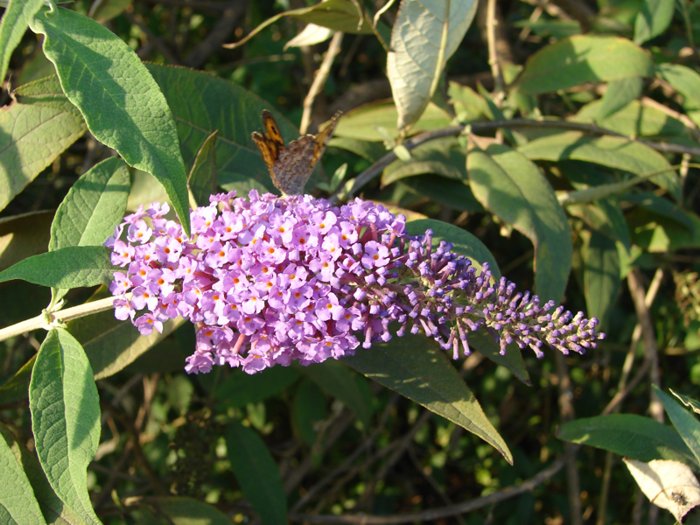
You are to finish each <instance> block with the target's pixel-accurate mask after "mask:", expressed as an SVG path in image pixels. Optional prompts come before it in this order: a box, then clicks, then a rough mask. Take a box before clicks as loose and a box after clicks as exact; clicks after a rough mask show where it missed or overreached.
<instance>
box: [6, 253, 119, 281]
mask: <svg viewBox="0 0 700 525" xmlns="http://www.w3.org/2000/svg"><path fill="white" fill-rule="evenodd" d="M112 271H113V268H112V264H111V263H110V261H109V252H108V250H107V248H104V247H102V246H68V247H66V248H61V249H59V250H55V251H53V252H47V253H42V254H40V255H34V256H32V257H28V258H26V259H23V260H21V261H20V262H18V263H16V264H13V265H12V266H10V267H9V268H7V269H6V270H3V271H2V272H0V282H4V281H12V280H13V279H21V280H22V281H27V282H30V283H33V284H38V285H41V286H51V287H54V288H77V287H80V286H94V285H96V284H100V283H103V282H106V281H108V280H109V279H110V278H111V276H112Z"/></svg>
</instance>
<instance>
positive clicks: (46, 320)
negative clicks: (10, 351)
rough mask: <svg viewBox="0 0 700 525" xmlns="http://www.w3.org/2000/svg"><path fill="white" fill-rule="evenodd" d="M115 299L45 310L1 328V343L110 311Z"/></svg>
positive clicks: (108, 298)
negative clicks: (58, 324)
mask: <svg viewBox="0 0 700 525" xmlns="http://www.w3.org/2000/svg"><path fill="white" fill-rule="evenodd" d="M114 299H115V298H114V297H111V296H110V297H105V298H104V299H98V300H97V301H91V302H89V303H85V304H80V305H78V306H73V307H71V308H66V309H65V310H58V311H56V312H47V311H46V310H44V311H43V312H42V313H41V314H39V315H37V316H36V317H32V318H31V319H26V320H24V321H20V322H19V323H16V324H13V325H10V326H6V327H5V328H0V341H4V340H6V339H9V338H10V337H15V336H18V335H21V334H23V333H26V332H31V331H33V330H38V329H40V328H43V329H44V330H50V329H51V328H52V327H53V326H54V325H55V324H57V323H61V322H66V321H71V320H73V319H78V318H79V317H85V316H87V315H91V314H96V313H98V312H103V311H105V310H109V309H111V308H112V307H113V306H114Z"/></svg>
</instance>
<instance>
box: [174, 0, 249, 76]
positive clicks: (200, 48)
mask: <svg viewBox="0 0 700 525" xmlns="http://www.w3.org/2000/svg"><path fill="white" fill-rule="evenodd" d="M247 4H248V2H244V1H240V0H239V1H238V2H234V3H232V4H231V7H227V8H226V9H224V10H223V12H222V13H221V15H220V17H219V19H218V21H217V22H216V24H214V27H212V28H211V29H210V30H209V32H208V33H207V36H206V38H204V39H203V40H202V41H200V42H199V43H198V44H197V45H195V46H194V48H193V49H192V51H190V52H189V53H188V54H187V56H186V57H185V59H184V60H183V64H184V65H186V66H189V67H192V68H199V67H201V66H202V65H203V64H204V63H206V61H207V59H208V58H209V57H210V56H211V55H212V53H214V52H215V51H218V50H219V48H220V47H221V45H222V44H223V43H224V42H226V40H228V39H229V38H230V37H231V33H232V32H233V28H234V26H235V25H236V22H237V21H238V20H239V19H240V18H241V16H242V15H243V13H244V12H245V10H246V8H247V7H248V5H247Z"/></svg>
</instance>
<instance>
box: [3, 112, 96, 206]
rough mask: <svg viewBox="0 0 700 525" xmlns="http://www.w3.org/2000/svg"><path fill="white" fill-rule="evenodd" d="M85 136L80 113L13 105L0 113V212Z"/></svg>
mask: <svg viewBox="0 0 700 525" xmlns="http://www.w3.org/2000/svg"><path fill="white" fill-rule="evenodd" d="M83 133H85V123H84V122H83V119H82V118H81V117H80V114H79V113H78V112H77V111H76V110H75V108H73V107H72V106H71V105H70V104H68V103H67V102H64V103H63V104H59V105H58V106H57V107H48V106H41V105H30V104H20V103H14V104H11V105H10V106H8V107H6V108H3V110H2V111H0V210H2V209H4V208H5V207H6V206H7V205H8V204H9V203H10V201H11V200H12V199H13V198H14V197H15V196H16V195H18V194H19V193H20V192H21V191H22V190H23V189H24V188H25V187H26V186H27V185H28V184H29V183H30V182H32V181H33V180H34V179H35V178H36V177H37V175H39V174H40V173H41V172H42V170H43V169H44V168H45V167H46V166H48V165H49V164H51V163H52V162H53V161H54V159H55V158H56V157H58V156H59V155H60V154H61V153H63V151H64V150H65V149H66V148H68V146H70V145H71V144H73V142H75V141H76V140H77V139H78V138H79V137H80V136H81V135H82V134H83Z"/></svg>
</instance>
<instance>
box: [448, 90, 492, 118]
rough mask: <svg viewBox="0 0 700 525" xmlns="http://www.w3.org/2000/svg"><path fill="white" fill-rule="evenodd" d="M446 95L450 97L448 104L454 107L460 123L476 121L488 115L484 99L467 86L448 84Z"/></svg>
mask: <svg viewBox="0 0 700 525" xmlns="http://www.w3.org/2000/svg"><path fill="white" fill-rule="evenodd" d="M447 95H448V96H449V97H450V103H451V104H452V105H453V106H454V108H455V113H456V115H457V119H458V120H459V121H460V122H468V121H471V120H477V119H479V118H484V117H487V116H488V115H489V108H488V105H487V104H486V101H485V100H484V97H482V96H481V95H479V94H478V93H477V92H476V91H474V90H473V89H472V88H470V87H469V86H463V85H461V84H458V83H457V82H449V84H448V88H447Z"/></svg>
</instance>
